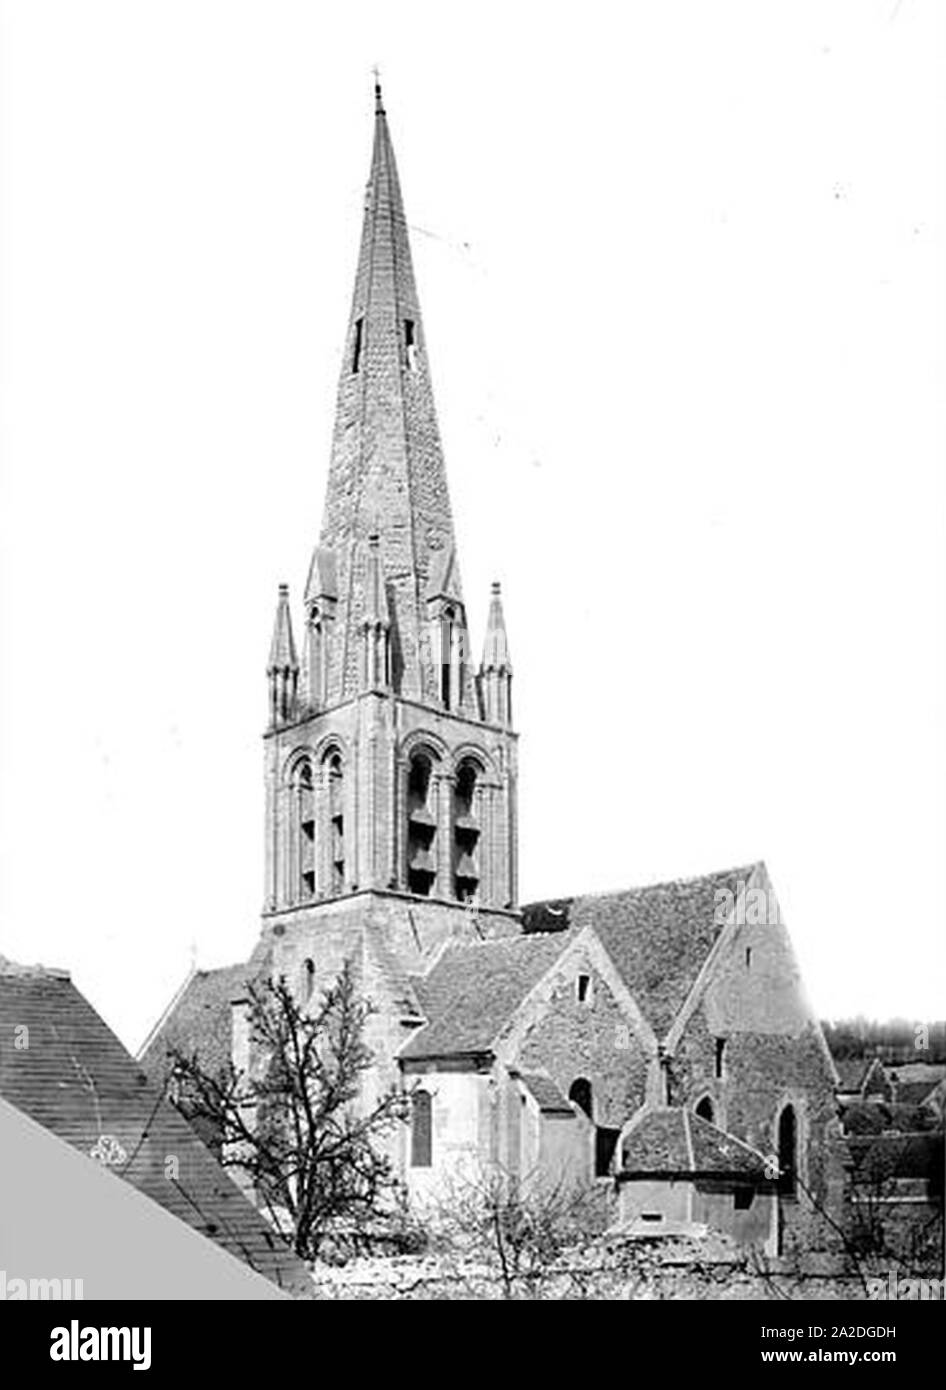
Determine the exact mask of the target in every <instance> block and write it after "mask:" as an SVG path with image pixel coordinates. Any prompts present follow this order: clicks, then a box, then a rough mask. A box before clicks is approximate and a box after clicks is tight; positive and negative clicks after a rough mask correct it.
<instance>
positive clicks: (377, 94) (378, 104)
mask: <svg viewBox="0 0 946 1390" xmlns="http://www.w3.org/2000/svg"><path fill="white" fill-rule="evenodd" d="M371 71H372V72H373V73H374V110H375V115H376V116H383V115H384V102H383V101H382V100H381V69H380V68H379V67H378V65H377V63H375V65H374V67H373V68H372V69H371Z"/></svg>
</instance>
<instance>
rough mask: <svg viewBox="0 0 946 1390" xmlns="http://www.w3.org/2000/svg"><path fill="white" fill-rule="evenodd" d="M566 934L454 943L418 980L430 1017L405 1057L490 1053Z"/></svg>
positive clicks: (417, 989) (405, 1049)
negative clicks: (428, 971)
mask: <svg viewBox="0 0 946 1390" xmlns="http://www.w3.org/2000/svg"><path fill="white" fill-rule="evenodd" d="M569 940H570V937H569V938H565V937H563V936H561V935H551V936H549V935H541V936H513V937H505V938H504V939H503V940H501V941H477V942H469V943H463V944H460V943H452V944H451V945H449V946H447V948H446V949H445V950H444V951H443V952H442V954H441V955H440V956H439V957H438V959H437V961H436V963H435V965H434V967H433V969H432V970H431V971H430V973H429V974H428V975H425V976H415V977H414V980H413V983H414V988H415V992H416V994H417V998H418V1001H419V1003H420V1006H421V1009H422V1011H423V1013H424V1016H425V1017H426V1018H427V1019H429V1020H430V1021H429V1022H428V1023H427V1024H426V1025H425V1026H424V1027H423V1028H420V1029H418V1031H417V1032H416V1033H414V1034H413V1035H412V1036H411V1037H410V1038H409V1039H408V1041H407V1042H406V1043H405V1045H404V1046H403V1047H402V1048H401V1052H400V1056H401V1057H402V1058H419V1057H443V1056H455V1055H456V1054H458V1053H462V1054H469V1053H473V1052H488V1051H489V1050H490V1049H491V1047H492V1045H493V1043H494V1042H495V1040H496V1037H497V1035H498V1034H499V1032H500V1031H501V1030H502V1028H503V1027H504V1025H505V1024H506V1023H508V1022H509V1020H510V1019H511V1018H512V1016H513V1014H514V1013H515V1011H516V1009H517V1008H518V1007H519V1005H520V1004H521V1003H522V1001H523V999H525V997H526V995H527V994H528V992H529V990H530V989H531V988H532V986H533V985H535V984H537V983H538V981H539V980H540V979H541V978H542V976H543V975H544V974H545V972H546V971H547V970H548V969H549V967H550V966H551V965H552V964H553V962H554V961H556V960H557V959H558V957H559V956H560V955H561V954H562V952H563V951H564V949H565V947H566V945H567V944H568V941H569Z"/></svg>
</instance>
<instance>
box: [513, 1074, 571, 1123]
mask: <svg viewBox="0 0 946 1390" xmlns="http://www.w3.org/2000/svg"><path fill="white" fill-rule="evenodd" d="M519 1080H520V1081H521V1082H522V1084H523V1086H525V1088H526V1090H527V1091H528V1092H529V1094H530V1095H531V1096H532V1098H533V1100H534V1101H535V1102H536V1104H537V1105H538V1107H539V1109H540V1110H541V1111H542V1113H543V1114H544V1115H574V1113H575V1107H574V1106H573V1105H572V1104H570V1102H569V1101H568V1100H566V1098H565V1096H563V1095H562V1093H561V1091H560V1090H559V1089H558V1087H557V1086H556V1084H555V1082H554V1081H553V1080H552V1079H551V1077H549V1076H539V1075H537V1074H536V1073H534V1072H530V1073H528V1074H527V1073H525V1072H523V1073H521V1074H520V1077H519Z"/></svg>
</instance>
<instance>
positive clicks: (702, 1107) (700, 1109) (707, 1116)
mask: <svg viewBox="0 0 946 1390" xmlns="http://www.w3.org/2000/svg"><path fill="white" fill-rule="evenodd" d="M696 1113H697V1114H698V1115H699V1117H700V1119H702V1120H709V1122H710V1124H713V1123H714V1119H713V1101H712V1097H711V1096H704V1097H703V1099H702V1100H701V1101H699V1102H698V1103H697V1106H696Z"/></svg>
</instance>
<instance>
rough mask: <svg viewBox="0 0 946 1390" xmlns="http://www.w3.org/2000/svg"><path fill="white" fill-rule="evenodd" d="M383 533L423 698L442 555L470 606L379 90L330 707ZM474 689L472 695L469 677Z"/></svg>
mask: <svg viewBox="0 0 946 1390" xmlns="http://www.w3.org/2000/svg"><path fill="white" fill-rule="evenodd" d="M374 530H378V531H379V533H380V547H381V558H382V561H383V567H384V573H385V575H386V578H387V584H388V592H389V595H390V597H391V600H392V606H393V609H394V612H393V614H392V626H393V628H394V629H395V632H396V638H397V642H396V650H397V653H398V658H397V669H396V671H395V679H396V684H397V687H398V688H399V689H400V690H401V691H402V693H404V694H405V695H408V696H411V697H413V698H423V697H424V696H425V695H427V696H430V695H433V694H434V693H435V691H434V685H433V680H434V677H433V671H432V670H430V669H428V667H429V662H427V663H425V662H424V660H423V637H424V626H423V624H424V622H425V620H426V610H425V595H426V588H427V582H428V579H429V577H430V574H431V570H432V568H433V566H434V564H435V560H436V558H437V557H438V556H439V555H442V554H443V553H444V552H450V551H453V552H454V563H453V569H452V585H453V591H454V593H455V595H456V596H457V597H458V598H459V600H460V601H461V602H462V588H461V585H460V577H459V571H458V567H457V563H456V556H455V546H456V541H455V535H454V527H453V518H452V514H451V509H450V498H449V495H448V491H447V476H446V470H445V466H444V460H443V450H442V447H441V442H440V432H439V428H438V424H437V416H436V411H435V408H434V398H433V389H432V386H431V379H430V371H429V364H428V356H427V345H426V340H425V337H424V326H423V319H422V316H421V311H420V302H419V300H418V296H417V286H416V282H415V279H414V268H413V263H412V259H411V248H410V241H409V237H408V229H407V220H406V218H405V215H404V204H403V201H402V198H401V187H400V181H399V178H398V171H397V164H396V161H395V157H394V149H393V146H392V143H391V135H390V131H389V128H388V121H387V116H386V114H385V110H384V104H383V102H382V101H381V99H380V97H379V96H378V95H377V93H376V102H375V120H374V146H373V150H372V156H371V171H370V175H369V179H368V187H367V190H366V194H365V209H364V222H363V226H362V234H361V249H360V252H359V257H358V268H357V271H356V274H355V288H354V293H353V295H352V302H351V312H350V314H349V321H348V331H347V334H346V339H345V351H344V356H343V359H342V366H341V374H340V377H339V384H338V397H337V405H336V414H335V429H334V435H333V440H332V455H331V462H330V466H329V477H328V485H327V490H326V497H325V509H324V513H323V521H322V531H321V537H320V542H319V548H320V550H321V551H322V552H323V555H324V553H325V552H331V560H330V561H329V562H328V569H327V568H326V561H325V559H324V558H323V559H321V560H320V569H321V572H322V573H323V574H324V573H326V572H328V570H331V572H332V579H333V582H334V584H335V586H336V589H337V596H338V609H337V614H336V622H335V623H334V625H333V632H332V637H331V641H332V644H333V648H332V659H331V675H330V681H331V685H330V690H329V692H328V699H329V702H334V701H340V700H343V699H346V698H348V697H350V696H351V695H353V694H354V693H355V692H356V690H357V683H358V634H359V629H360V624H361V621H362V618H363V616H364V608H365V603H366V594H365V588H366V569H367V552H368V545H367V540H368V536H369V535H370V534H371V532H372V531H374ZM310 587H311V585H310ZM466 684H467V687H468V688H467V690H466V692H465V693H466V697H467V698H470V688H469V679H467V682H466Z"/></svg>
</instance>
